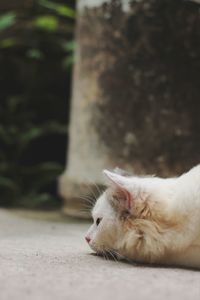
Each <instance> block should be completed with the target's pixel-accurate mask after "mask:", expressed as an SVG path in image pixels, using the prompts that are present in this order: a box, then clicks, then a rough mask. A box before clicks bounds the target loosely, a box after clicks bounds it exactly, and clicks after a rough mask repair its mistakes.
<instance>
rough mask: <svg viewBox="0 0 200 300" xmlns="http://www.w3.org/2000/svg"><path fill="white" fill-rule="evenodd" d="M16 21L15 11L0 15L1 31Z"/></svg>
mask: <svg viewBox="0 0 200 300" xmlns="http://www.w3.org/2000/svg"><path fill="white" fill-rule="evenodd" d="M15 22H16V14H15V13H13V12H10V13H7V14H4V15H1V16H0V31H1V30H4V29H6V28H8V27H11V26H12V25H14V24H15Z"/></svg>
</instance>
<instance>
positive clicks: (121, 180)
mask: <svg viewBox="0 0 200 300" xmlns="http://www.w3.org/2000/svg"><path fill="white" fill-rule="evenodd" d="M103 173H104V174H105V175H106V177H107V178H108V179H109V181H110V182H111V183H114V184H116V185H118V186H120V187H125V186H126V185H127V177H125V176H122V175H120V174H117V173H114V172H110V171H108V170H103Z"/></svg>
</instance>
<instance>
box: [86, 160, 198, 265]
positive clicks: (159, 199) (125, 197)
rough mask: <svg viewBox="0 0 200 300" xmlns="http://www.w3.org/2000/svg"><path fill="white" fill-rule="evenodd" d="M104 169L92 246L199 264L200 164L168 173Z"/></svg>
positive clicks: (135, 256)
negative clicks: (165, 175)
mask: <svg viewBox="0 0 200 300" xmlns="http://www.w3.org/2000/svg"><path fill="white" fill-rule="evenodd" d="M104 174H105V175H106V176H107V178H108V182H109V184H108V189H107V190H106V191H105V192H104V193H103V194H102V195H101V196H100V197H99V198H98V199H97V202H96V204H95V206H94V208H93V210H92V216H93V219H94V224H93V225H92V226H91V227H90V229H89V231H88V233H87V240H88V242H89V245H90V247H91V248H92V249H93V250H94V251H96V252H99V253H105V252H111V253H115V254H116V255H118V257H124V258H127V259H129V260H135V261H140V262H148V263H160V264H172V265H180V266H188V267H196V268H200V165H198V166H196V167H195V168H193V169H191V170H190V171H189V172H188V173H185V174H183V175H182V176H180V177H177V178H169V179H162V178H158V177H135V176H128V177H127V176H124V175H119V174H116V173H115V172H110V171H106V170H105V171H104Z"/></svg>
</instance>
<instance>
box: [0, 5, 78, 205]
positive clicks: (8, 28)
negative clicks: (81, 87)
mask: <svg viewBox="0 0 200 300" xmlns="http://www.w3.org/2000/svg"><path fill="white" fill-rule="evenodd" d="M24 1H25V0H24ZM60 2H61V3H57V2H56V1H47V0H37V1H32V2H31V3H32V4H31V5H29V6H28V7H25V8H19V9H15V10H14V11H7V12H4V13H3V14H1V15H0V86H1V95H0V194H1V198H0V204H1V205H6V206H16V205H20V206H23V207H46V208H47V207H55V206H58V205H60V202H59V201H58V198H57V197H56V179H57V177H58V175H59V174H60V173H61V172H62V170H63V167H64V161H65V151H66V147H65V146H66V145H65V144H66V134H67V128H66V123H67V120H68V114H67V113H65V112H66V109H67V107H69V95H70V92H69V90H70V78H71V76H70V75H71V67H72V64H73V52H74V41H73V28H74V20H75V11H74V8H73V7H74V2H73V1H70V0H66V1H60ZM0 9H1V5H0Z"/></svg>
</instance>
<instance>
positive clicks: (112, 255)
mask: <svg viewBox="0 0 200 300" xmlns="http://www.w3.org/2000/svg"><path fill="white" fill-rule="evenodd" d="M107 251H108V253H109V255H110V256H111V257H112V258H113V260H114V261H115V262H116V261H117V259H116V257H115V255H114V254H113V252H112V250H107Z"/></svg>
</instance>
